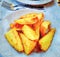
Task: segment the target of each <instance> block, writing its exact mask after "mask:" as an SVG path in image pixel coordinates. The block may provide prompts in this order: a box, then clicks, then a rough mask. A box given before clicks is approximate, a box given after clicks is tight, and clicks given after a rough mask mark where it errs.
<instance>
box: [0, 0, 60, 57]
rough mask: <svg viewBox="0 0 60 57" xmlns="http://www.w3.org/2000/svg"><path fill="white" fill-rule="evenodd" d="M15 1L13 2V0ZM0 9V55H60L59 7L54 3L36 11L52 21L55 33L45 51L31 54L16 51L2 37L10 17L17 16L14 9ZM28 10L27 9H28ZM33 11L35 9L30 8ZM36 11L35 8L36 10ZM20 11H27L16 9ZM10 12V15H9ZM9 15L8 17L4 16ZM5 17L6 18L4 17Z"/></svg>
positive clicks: (48, 56) (13, 56) (2, 56)
mask: <svg viewBox="0 0 60 57" xmlns="http://www.w3.org/2000/svg"><path fill="white" fill-rule="evenodd" d="M6 1H8V2H12V0H11V1H10V0H6ZM14 3H15V2H14ZM15 4H16V3H15ZM0 10H1V11H2V16H1V18H2V20H0V57H60V7H59V6H58V5H57V3H55V4H54V5H53V6H51V7H48V8H45V10H39V11H38V12H40V11H42V12H44V14H45V19H46V20H50V21H51V23H52V27H55V28H56V33H55V36H54V39H53V42H52V45H51V47H50V48H49V49H48V51H47V52H44V53H32V54H31V55H29V56H27V55H25V54H24V53H18V52H16V51H15V50H14V49H13V48H12V47H11V46H10V45H9V43H8V42H7V40H6V39H5V37H4V33H5V32H6V29H7V28H8V27H9V23H10V22H12V20H11V19H13V18H14V19H15V18H18V17H19V14H18V16H17V15H16V14H15V15H16V16H15V15H14V14H13V12H14V11H10V10H8V9H5V8H3V7H2V8H0ZM23 11H24V10H23ZM28 11H29V10H28ZM32 11H35V10H32ZM36 11H37V10H36ZM17 12H20V13H21V14H22V15H23V14H24V13H26V12H27V11H24V12H22V11H20V10H19V11H17ZM11 13H12V16H13V17H12V16H11V15H9V14H11ZM7 15H9V18H8V17H6V16H7ZM5 17H6V18H5Z"/></svg>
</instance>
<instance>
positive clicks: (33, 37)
mask: <svg viewBox="0 0 60 57" xmlns="http://www.w3.org/2000/svg"><path fill="white" fill-rule="evenodd" d="M22 31H23V33H24V34H25V35H26V37H27V38H28V39H30V40H38V39H39V38H38V37H37V34H36V32H35V31H34V30H33V29H32V28H30V27H29V26H27V25H24V26H23V27H22Z"/></svg>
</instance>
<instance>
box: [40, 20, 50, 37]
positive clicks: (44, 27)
mask: <svg viewBox="0 0 60 57" xmlns="http://www.w3.org/2000/svg"><path fill="white" fill-rule="evenodd" d="M50 26H51V22H50V21H44V22H42V24H41V27H40V32H41V36H42V37H43V36H44V35H45V34H46V33H47V32H48V31H49V30H50Z"/></svg>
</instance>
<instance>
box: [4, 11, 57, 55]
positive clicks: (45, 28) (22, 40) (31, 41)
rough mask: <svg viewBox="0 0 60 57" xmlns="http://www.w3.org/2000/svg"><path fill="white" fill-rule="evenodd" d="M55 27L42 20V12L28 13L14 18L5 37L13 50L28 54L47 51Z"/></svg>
mask: <svg viewBox="0 0 60 57" xmlns="http://www.w3.org/2000/svg"><path fill="white" fill-rule="evenodd" d="M55 30H56V29H55V28H51V22H50V21H48V20H44V14H43V13H42V12H40V13H28V14H25V15H23V16H21V17H20V18H19V19H17V20H14V22H13V23H11V24H10V30H9V31H8V32H6V34H5V37H6V39H7V40H8V42H9V43H10V45H11V46H12V47H14V49H15V50H17V51H19V52H24V53H25V54H27V55H29V54H30V53H32V52H33V51H35V52H38V51H47V50H48V48H49V47H50V45H51V42H52V39H53V36H54V34H55Z"/></svg>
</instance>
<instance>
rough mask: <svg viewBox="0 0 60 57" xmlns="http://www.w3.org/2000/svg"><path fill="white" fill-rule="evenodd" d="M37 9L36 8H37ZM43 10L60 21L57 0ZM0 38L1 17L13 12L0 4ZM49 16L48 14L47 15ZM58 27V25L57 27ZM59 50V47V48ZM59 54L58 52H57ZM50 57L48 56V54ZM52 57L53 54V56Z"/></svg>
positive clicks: (0, 33)
mask: <svg viewBox="0 0 60 57" xmlns="http://www.w3.org/2000/svg"><path fill="white" fill-rule="evenodd" d="M5 1H7V2H9V3H12V2H13V3H14V4H17V3H16V2H15V1H14V0H5ZM37 10H38V9H37ZM43 11H45V13H47V14H49V13H50V14H51V16H52V17H53V16H54V17H53V18H55V19H56V20H58V22H60V6H58V4H57V2H55V4H54V5H53V6H51V7H47V8H44V10H43ZM0 12H1V13H0V38H1V35H2V32H3V31H1V29H2V22H1V21H2V19H4V18H5V17H6V16H7V15H9V14H11V13H13V12H14V11H10V10H8V9H6V8H3V7H1V6H0ZM49 17H50V16H49ZM50 18H51V17H50ZM57 25H59V24H57ZM58 29H60V27H59V28H58ZM59 50H60V49H59ZM59 54H60V53H59ZM59 54H58V55H57V56H58V57H60V55H59ZM0 57H2V55H1V53H0ZM49 57H50V56H49ZM53 57H54V56H53Z"/></svg>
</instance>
